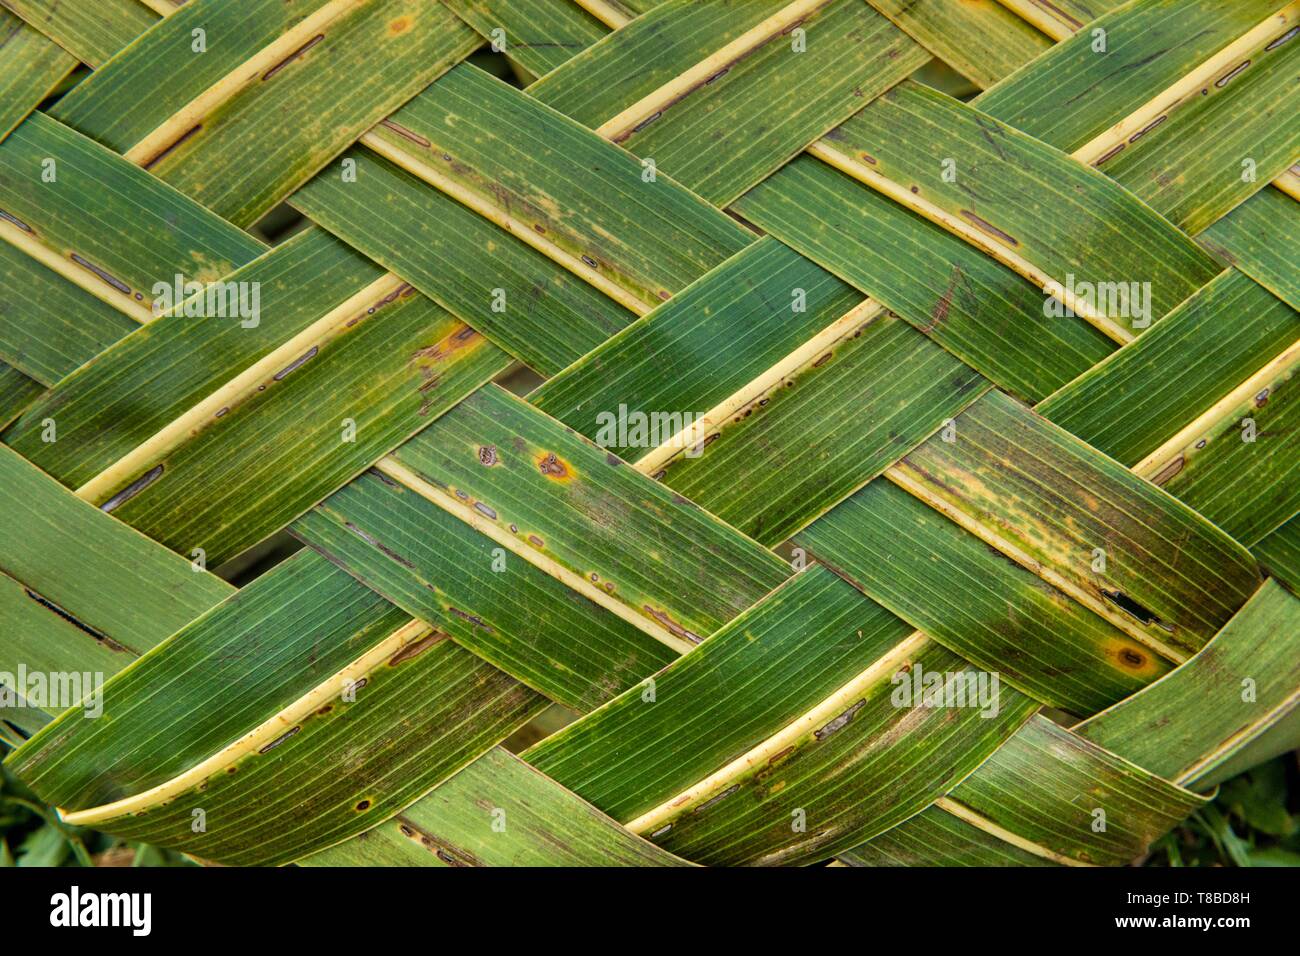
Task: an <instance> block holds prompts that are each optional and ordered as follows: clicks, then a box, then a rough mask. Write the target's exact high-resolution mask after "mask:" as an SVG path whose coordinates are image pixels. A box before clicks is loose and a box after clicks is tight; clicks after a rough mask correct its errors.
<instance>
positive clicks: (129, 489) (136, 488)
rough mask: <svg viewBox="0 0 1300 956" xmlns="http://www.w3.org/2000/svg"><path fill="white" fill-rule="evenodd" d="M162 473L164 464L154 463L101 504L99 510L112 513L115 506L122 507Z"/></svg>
mask: <svg viewBox="0 0 1300 956" xmlns="http://www.w3.org/2000/svg"><path fill="white" fill-rule="evenodd" d="M162 473H163V466H162V465H154V466H153V467H152V468H150V469H149V470H148V471H146V472H145V473H144V474H143V475H141V476H140V477H139V478H137V479H136V480H135V481H133V482H131V483H130V484H129V485H127V486H126V487H125V488H123V489H122V490H121V491H119V492H118V493H117V494H115V495H114V496H113V497H111V498H109V499H108V500H107V501H105V502H104V503H103V504H102V505H100V506H99V510H100V511H102V512H104V513H105V514H111V513H112V512H113V509H114V508H117V507H120V506H121V505H122V504H124V503H126V502H127V501H129V500H130V499H132V498H134V497H135V496H136V495H138V494H139V493H140V492H142V491H144V490H145V488H147V487H149V486H150V485H151V484H153V483H154V482H155V481H157V480H158V478H159V477H161V475H162Z"/></svg>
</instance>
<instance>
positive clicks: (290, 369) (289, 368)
mask: <svg viewBox="0 0 1300 956" xmlns="http://www.w3.org/2000/svg"><path fill="white" fill-rule="evenodd" d="M319 352H320V346H317V345H313V346H312V347H311V348H309V349H308V350H307V351H306V352H304V353H303V354H302V355H300V356H298V357H297V358H296V359H294V360H293V361H292V362H290V363H289V364H288V365H286V366H285V367H284V368H282V369H280V371H278V372H276V373H275V374H274V375H272V376H271V379H272V381H276V382H279V381H283V380H284V379H285V378H287V377H288V376H289V375H291V374H293V373H294V372H296V371H298V369H300V368H302V367H303V366H304V365H306V364H307V363H308V362H310V361H311V360H312V359H314V358H315V357H316V356H317V354H318V353H319Z"/></svg>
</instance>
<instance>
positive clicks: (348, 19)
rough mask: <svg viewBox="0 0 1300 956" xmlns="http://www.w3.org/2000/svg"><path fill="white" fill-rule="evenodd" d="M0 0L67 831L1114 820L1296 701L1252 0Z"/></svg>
mask: <svg viewBox="0 0 1300 956" xmlns="http://www.w3.org/2000/svg"><path fill="white" fill-rule="evenodd" d="M0 3H2V4H3V9H0V25H2V26H3V32H2V33H0V135H2V136H3V139H2V140H0V239H3V240H4V241H3V242H0V273H2V274H3V288H4V292H3V299H0V441H2V442H3V444H0V683H3V684H4V685H5V686H4V687H3V688H0V702H3V704H4V706H3V707H0V733H2V734H3V736H4V737H5V738H6V739H7V740H8V741H9V742H10V743H11V744H12V745H14V746H15V747H17V749H16V750H14V751H13V752H12V753H11V754H10V757H9V759H8V766H9V767H10V768H11V769H12V770H13V771H14V772H15V773H16V774H17V775H18V776H19V777H20V778H21V779H22V780H23V781H24V782H25V783H26V784H27V785H28V786H30V787H31V788H32V789H33V790H34V791H35V792H36V793H37V794H38V795H39V796H40V797H41V798H42V799H44V800H45V801H47V802H48V803H50V804H52V805H54V806H57V807H58V808H60V811H61V813H62V814H63V817H64V819H66V820H67V821H69V822H72V823H78V824H85V825H89V826H94V827H96V828H98V829H101V830H106V831H108V832H109V833H113V834H118V835H121V836H123V837H126V838H129V839H131V840H140V841H144V842H148V843H153V844H158V845H162V846H167V847H175V848H177V849H180V850H181V851H183V852H185V853H188V854H190V855H192V856H193V857H195V858H197V859H201V860H210V861H217V862H222V863H233V864H281V863H287V862H291V861H300V862H308V863H321V864H370V863H380V864H384V863H388V864H391V863H400V864H411V865H443V864H446V865H518V864H648V865H679V864H683V863H699V864H711V865H718V864H721V865H726V864H808V863H817V862H823V861H828V860H839V861H841V862H844V863H852V864H878V865H936V864H984V865H989V864H995V865H1031V866H1042V865H1120V864H1124V863H1127V862H1129V861H1131V860H1133V859H1135V858H1137V857H1139V856H1141V855H1142V854H1143V853H1144V852H1145V850H1146V848H1147V847H1148V846H1149V845H1150V843H1151V842H1152V841H1153V840H1155V839H1157V838H1159V837H1160V836H1162V835H1163V834H1165V833H1167V832H1168V831H1169V830H1170V829H1171V828H1173V827H1174V826H1176V825H1177V824H1178V823H1179V822H1180V821H1182V820H1183V819H1184V818H1186V817H1187V816H1188V815H1189V814H1191V813H1193V812H1194V811H1196V809H1197V808H1198V807H1200V806H1201V805H1202V804H1203V802H1204V801H1205V800H1206V799H1207V796H1206V795H1207V794H1209V793H1211V792H1212V791H1213V789H1214V786H1215V785H1216V784H1217V783H1218V782H1219V781H1221V780H1224V779H1226V778H1227V777H1229V776H1231V775H1233V774H1235V773H1238V772H1240V771H1242V770H1244V769H1247V768H1249V767H1251V766H1254V765H1256V764H1258V763H1259V762H1261V761H1263V760H1266V759H1269V758H1270V757H1272V756H1275V755H1276V754H1279V753H1282V752H1284V751H1286V750H1288V749H1291V748H1294V747H1296V746H1297V744H1298V743H1300V711H1297V703H1298V702H1300V600H1298V599H1297V598H1296V597H1295V596H1294V593H1293V592H1294V591H1295V589H1296V588H1297V587H1300V514H1298V513H1300V453H1298V452H1300V399H1298V397H1297V391H1298V389H1297V384H1298V383H1300V379H1297V378H1296V370H1297V367H1300V314H1298V313H1297V309H1300V278H1298V277H1297V272H1296V268H1295V264H1296V254H1295V250H1296V248H1297V243H1298V242H1300V205H1298V204H1297V203H1298V201H1300V170H1298V169H1297V167H1296V166H1295V164H1296V163H1297V160H1298V159H1300V119H1298V117H1300V109H1298V108H1297V107H1298V106H1300V82H1298V81H1297V77H1298V76H1300V2H1290V3H1286V2H1280V0H1233V2H1231V3H1224V2H1220V0H1131V2H1123V3H1121V2H1117V0H1053V2H1051V3H1048V2H1044V0H1001V2H994V0H907V2H903V0H869V2H867V0H734V2H733V0H704V2H697V0H667V2H657V0H441V2H437V0H238V2H236V0H188V2H181V0H60V2H54V0H0ZM86 68H89V69H86ZM55 94H57V95H55ZM295 216H301V217H302V219H303V222H302V226H301V228H295V229H293V230H290V233H289V234H288V235H279V234H276V233H275V231H274V229H273V228H272V225H271V224H273V223H274V222H276V221H280V222H287V221H290V220H292V219H293V218H294V217H295ZM285 532H287V535H286V534H285ZM277 536H279V537H278V538H277ZM289 536H292V537H291V538H290V537H289ZM268 540H270V541H272V542H275V541H277V540H279V541H281V542H283V541H292V542H294V543H296V544H299V545H300V547H298V548H297V549H296V550H294V549H287V550H290V551H292V553H291V554H290V555H289V556H288V557H285V558H284V559H283V560H279V561H275V560H268V561H266V562H265V563H266V564H267V565H268V566H266V567H254V568H252V569H251V570H248V569H246V570H245V572H244V576H243V577H242V578H239V581H240V583H241V587H239V588H238V589H236V588H235V587H234V586H233V585H232V584H230V583H228V580H227V579H229V578H230V577H231V574H230V573H229V572H227V571H224V570H223V573H222V575H218V574H216V573H214V572H213V570H211V569H217V568H219V567H222V566H225V567H227V568H228V567H232V566H234V565H231V564H229V562H231V561H232V559H238V558H240V556H241V555H243V556H247V555H248V554H250V553H251V554H253V555H257V554H268V553H275V552H273V551H270V550H268V546H267V544H266V542H267V541H268ZM247 563H248V562H247V560H245V561H244V564H245V565H247ZM99 675H102V676H103V677H104V678H105V679H106V683H104V684H103V686H102V687H100V686H99V681H98V676H99ZM83 696H84V699H82V698H83Z"/></svg>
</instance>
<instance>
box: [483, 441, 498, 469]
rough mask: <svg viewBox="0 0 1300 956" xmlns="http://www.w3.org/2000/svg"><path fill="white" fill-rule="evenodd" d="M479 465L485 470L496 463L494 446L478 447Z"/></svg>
mask: <svg viewBox="0 0 1300 956" xmlns="http://www.w3.org/2000/svg"><path fill="white" fill-rule="evenodd" d="M478 461H479V464H480V465H482V466H483V467H485V468H491V467H492V466H493V465H495V464H496V463H497V461H498V459H497V446H496V445H480V446H479V449H478Z"/></svg>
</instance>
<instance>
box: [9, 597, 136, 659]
mask: <svg viewBox="0 0 1300 956" xmlns="http://www.w3.org/2000/svg"><path fill="white" fill-rule="evenodd" d="M23 593H25V594H26V595H27V596H28V597H29V598H31V599H32V600H33V601H35V602H36V603H37V604H39V605H40V606H41V607H43V608H45V609H46V610H47V611H53V612H54V613H55V614H57V615H58V616H59V617H61V618H63V619H64V620H65V621H67V622H68V623H69V624H71V625H72V626H73V627H75V628H77V630H79V631H83V632H85V633H86V634H89V635H90V636H91V637H93V638H94V639H95V640H97V641H99V642H100V643H101V644H103V645H104V646H105V647H107V648H108V649H109V650H110V651H123V652H129V651H128V648H126V647H125V646H124V645H122V644H119V643H118V642H117V641H115V640H113V639H112V638H111V637H109V636H108V635H107V634H105V633H103V632H102V631H97V630H95V629H94V628H93V627H91V626H90V625H89V624H85V623H82V622H81V621H80V620H78V619H77V618H75V617H73V616H72V615H71V614H69V613H68V612H67V611H65V610H64V609H63V608H61V607H59V605H57V604H55V603H54V602H53V601H51V600H50V599H49V598H46V597H43V596H42V595H40V594H37V593H36V592H35V591H33V590H32V589H31V588H29V587H24V588H23Z"/></svg>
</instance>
